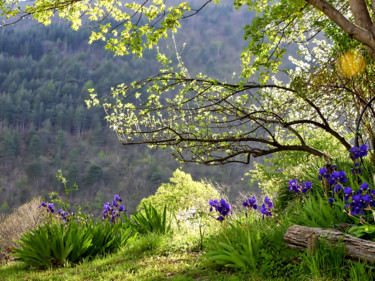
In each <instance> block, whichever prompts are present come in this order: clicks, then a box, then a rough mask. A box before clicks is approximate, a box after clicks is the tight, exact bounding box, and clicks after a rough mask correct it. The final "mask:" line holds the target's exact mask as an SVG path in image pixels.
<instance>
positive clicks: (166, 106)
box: [2, 0, 375, 165]
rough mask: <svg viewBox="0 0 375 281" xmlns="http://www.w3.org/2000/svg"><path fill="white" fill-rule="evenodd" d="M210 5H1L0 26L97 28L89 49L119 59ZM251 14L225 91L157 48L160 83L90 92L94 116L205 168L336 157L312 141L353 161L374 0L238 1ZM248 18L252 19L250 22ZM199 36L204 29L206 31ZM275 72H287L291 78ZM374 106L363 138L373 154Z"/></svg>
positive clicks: (372, 44) (127, 139)
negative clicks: (285, 155)
mask: <svg viewBox="0 0 375 281" xmlns="http://www.w3.org/2000/svg"><path fill="white" fill-rule="evenodd" d="M211 2H215V3H218V2H219V1H212V0H209V1H170V2H169V1H166V0H165V1H163V0H152V1H151V0H145V1H137V2H132V3H130V2H127V1H114V0H98V1H88V0H83V1H81V0H74V1H72V0H68V1H66V0H63V1H61V0H58V1H52V0H50V1H49V0H37V1H35V2H32V4H31V5H26V6H25V5H23V2H18V1H6V2H5V3H4V4H3V5H2V12H3V15H7V19H6V20H4V24H3V25H4V26H6V25H9V24H12V23H15V22H17V21H19V20H21V19H23V18H27V17H29V16H32V17H33V18H34V19H36V20H38V21H39V22H42V23H44V24H49V23H50V22H51V20H53V19H54V18H53V16H54V15H55V14H57V15H58V16H59V17H61V18H63V19H65V20H68V21H70V22H71V23H72V28H73V29H78V28H81V27H82V26H87V25H89V26H91V27H92V28H93V31H92V33H91V36H90V39H89V41H90V42H93V41H96V40H103V41H105V48H107V49H110V50H112V51H113V52H114V53H115V54H116V55H127V54H129V53H134V54H136V55H137V56H142V54H143V52H144V51H145V50H146V49H152V48H155V47H158V45H159V44H160V40H162V39H165V38H168V36H171V35H172V40H173V34H174V33H176V32H177V31H178V29H179V27H180V25H181V23H182V22H183V20H184V19H185V18H188V17H191V16H194V15H195V14H196V13H199V12H200V11H201V10H202V9H204V8H205V7H207V6H208V5H209V4H210V5H211ZM233 5H234V7H235V8H236V9H243V7H245V6H246V7H247V8H248V9H249V10H250V12H253V14H251V13H249V23H248V24H246V25H245V26H244V40H246V41H247V42H248V44H247V47H246V48H245V49H244V50H243V52H242V53H241V61H242V73H241V75H240V77H239V81H238V82H236V83H228V82H225V81H218V80H216V79H213V78H210V77H207V76H206V75H204V74H198V75H195V76H193V75H191V74H190V72H189V70H188V69H187V68H186V67H185V64H184V62H183V61H184V59H185V58H182V57H181V56H180V54H179V52H178V51H177V49H178V48H177V47H176V57H175V58H173V59H171V58H170V57H168V56H166V55H165V54H164V53H163V51H162V50H161V49H159V48H156V58H157V60H158V61H159V62H160V63H161V69H160V72H159V73H158V74H155V75H154V76H152V77H148V78H145V79H143V80H139V81H134V82H132V83H130V84H120V85H118V86H117V87H114V88H113V90H112V92H111V94H110V95H108V96H104V95H103V93H101V92H98V91H95V90H93V89H92V90H90V91H91V99H90V100H88V101H87V104H88V106H99V107H104V109H105V111H106V113H107V121H108V122H109V124H110V127H111V128H112V129H113V130H114V131H115V132H116V133H117V135H118V137H119V139H120V141H121V142H122V143H123V144H141V143H143V144H148V145H151V146H155V147H162V148H170V149H171V150H172V153H173V155H174V156H175V157H176V158H177V159H179V160H181V161H185V162H198V163H204V164H207V165H215V164H225V163H228V162H242V163H249V161H250V158H251V157H259V156H263V155H269V154H272V153H276V152H280V151H304V152H308V153H311V154H313V155H317V156H325V157H330V156H331V155H327V153H326V152H325V151H324V150H322V149H321V148H320V147H316V146H314V144H313V143H311V142H309V136H311V134H325V135H329V136H331V137H332V138H334V139H335V140H337V141H338V142H340V143H341V144H342V145H343V146H344V147H345V148H346V149H347V150H348V149H350V147H351V144H350V140H351V138H352V136H353V135H352V134H350V132H352V131H353V130H354V127H355V123H356V120H357V119H358V116H359V113H360V110H361V108H362V107H363V105H364V104H365V103H366V102H367V101H368V100H369V99H370V97H371V96H372V95H373V88H374V87H373V85H372V84H373V81H374V79H373V78H374V77H373V73H374V67H373V59H374V58H375V55H374V54H375V41H374V38H375V24H374V21H373V19H374V13H375V1H374V0H372V1H369V0H346V1H342V0H340V1H339V0H330V1H324V0H279V1H263V0H253V1H251V0H246V1H245V0H235V1H234V2H233ZM254 14H255V16H252V17H250V15H254ZM202 28H204V27H202ZM293 45H298V46H299V48H300V57H299V58H291V61H292V62H293V63H295V64H296V65H297V66H298V67H297V68H295V69H285V68H283V64H282V62H283V61H285V59H286V57H285V54H286V51H287V49H288V48H289V46H293ZM280 73H285V74H286V75H285V76H284V77H282V76H280ZM374 117H375V112H374V110H373V109H372V108H371V107H370V110H369V112H368V113H366V115H365V118H364V119H363V128H364V130H365V131H366V134H367V135H368V136H369V139H370V141H371V142H372V144H374V143H375V141H374V139H375V137H374V132H373V129H372V126H371V118H374Z"/></svg>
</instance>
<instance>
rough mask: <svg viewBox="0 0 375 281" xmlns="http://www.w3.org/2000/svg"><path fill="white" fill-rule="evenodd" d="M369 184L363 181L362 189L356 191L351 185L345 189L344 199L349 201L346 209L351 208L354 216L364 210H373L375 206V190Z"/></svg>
mask: <svg viewBox="0 0 375 281" xmlns="http://www.w3.org/2000/svg"><path fill="white" fill-rule="evenodd" d="M369 187H370V186H369V185H368V184H367V183H366V182H363V183H362V184H361V186H360V189H359V190H357V191H356V192H354V191H353V190H352V189H351V188H350V187H346V188H345V189H344V201H345V202H348V203H347V204H346V205H345V209H347V210H349V214H350V215H352V216H355V215H360V217H362V215H363V214H364V210H371V208H372V207H375V190H372V189H369Z"/></svg>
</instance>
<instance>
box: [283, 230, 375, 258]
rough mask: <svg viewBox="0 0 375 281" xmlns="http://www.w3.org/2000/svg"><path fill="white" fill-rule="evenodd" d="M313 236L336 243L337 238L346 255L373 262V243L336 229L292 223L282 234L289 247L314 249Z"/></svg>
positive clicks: (374, 250)
mask: <svg viewBox="0 0 375 281" xmlns="http://www.w3.org/2000/svg"><path fill="white" fill-rule="evenodd" d="M315 238H316V239H318V240H320V239H322V238H326V239H327V242H330V243H333V244H336V243H337V242H338V241H339V240H341V241H342V243H343V244H344V245H345V247H346V256H348V257H350V258H355V259H361V260H365V261H368V262H372V263H375V243H374V242H371V241H368V240H364V239H360V238H356V237H353V236H350V235H347V234H344V233H342V232H341V231H339V230H337V229H322V228H315V227H307V226H300V225H293V226H291V227H289V229H288V230H287V232H286V233H285V235H284V240H285V241H286V242H288V244H289V246H290V247H291V248H297V249H303V248H309V250H311V251H314V247H315V245H314V241H315Z"/></svg>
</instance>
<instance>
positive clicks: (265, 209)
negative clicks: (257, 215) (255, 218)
mask: <svg viewBox="0 0 375 281" xmlns="http://www.w3.org/2000/svg"><path fill="white" fill-rule="evenodd" d="M273 208H274V206H273V203H272V201H271V199H269V198H268V196H266V197H264V204H263V205H262V207H261V208H260V212H261V213H262V214H263V219H264V216H266V217H267V218H271V217H273V215H272V212H271V210H272V209H273Z"/></svg>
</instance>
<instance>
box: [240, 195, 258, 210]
mask: <svg viewBox="0 0 375 281" xmlns="http://www.w3.org/2000/svg"><path fill="white" fill-rule="evenodd" d="M256 202H257V199H256V198H255V196H253V197H252V198H248V199H246V200H245V201H244V202H243V203H242V205H243V206H244V207H247V208H248V209H249V211H250V210H251V209H254V210H257V209H258V205H257V204H256Z"/></svg>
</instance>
